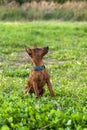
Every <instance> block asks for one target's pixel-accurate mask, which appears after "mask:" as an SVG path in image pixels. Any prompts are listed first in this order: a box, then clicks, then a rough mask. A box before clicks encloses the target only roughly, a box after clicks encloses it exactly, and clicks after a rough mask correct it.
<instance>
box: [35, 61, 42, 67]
mask: <svg viewBox="0 0 87 130" xmlns="http://www.w3.org/2000/svg"><path fill="white" fill-rule="evenodd" d="M32 65H33V66H36V67H37V66H43V65H44V62H43V60H34V61H33V60H32Z"/></svg>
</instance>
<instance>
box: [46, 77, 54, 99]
mask: <svg viewBox="0 0 87 130" xmlns="http://www.w3.org/2000/svg"><path fill="white" fill-rule="evenodd" d="M47 86H48V89H49V91H50V95H51V97H54V96H55V95H54V92H53V89H52V84H51V82H50V79H48V80H47Z"/></svg>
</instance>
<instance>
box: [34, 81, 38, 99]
mask: <svg viewBox="0 0 87 130" xmlns="http://www.w3.org/2000/svg"><path fill="white" fill-rule="evenodd" d="M33 89H34V93H35V95H36V97H39V90H38V86H37V83H36V82H33Z"/></svg>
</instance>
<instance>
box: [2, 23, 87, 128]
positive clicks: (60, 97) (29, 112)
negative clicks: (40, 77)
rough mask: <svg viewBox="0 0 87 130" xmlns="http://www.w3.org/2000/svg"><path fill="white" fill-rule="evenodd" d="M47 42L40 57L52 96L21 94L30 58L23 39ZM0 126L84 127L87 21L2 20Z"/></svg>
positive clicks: (86, 120)
mask: <svg viewBox="0 0 87 130" xmlns="http://www.w3.org/2000/svg"><path fill="white" fill-rule="evenodd" d="M34 43H37V44H38V46H40V47H43V46H47V45H48V46H49V47H50V51H49V53H48V55H47V56H46V57H45V58H44V61H45V65H46V68H47V69H48V71H49V73H50V76H51V81H52V85H53V89H54V92H55V95H56V96H55V98H51V97H50V95H49V91H48V89H47V86H45V88H46V92H45V94H44V95H43V97H41V98H39V99H36V98H35V95H32V96H31V95H29V94H27V95H26V96H24V95H23V89H24V86H25V84H26V82H27V78H28V74H29V73H30V69H31V64H30V62H29V60H28V55H27V54H26V52H25V48H24V45H28V46H30V47H33V44H34ZM0 129H1V130H48V129H49V130H87V23H85V22H83V23H78V22H76V23H69V22H60V23H58V22H57V21H52V22H29V23H16V22H15V23H9V22H7V23H0Z"/></svg>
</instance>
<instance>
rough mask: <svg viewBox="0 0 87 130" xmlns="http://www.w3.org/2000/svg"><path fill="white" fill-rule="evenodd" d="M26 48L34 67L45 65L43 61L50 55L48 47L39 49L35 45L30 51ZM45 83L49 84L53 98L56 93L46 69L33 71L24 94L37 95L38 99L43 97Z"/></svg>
mask: <svg viewBox="0 0 87 130" xmlns="http://www.w3.org/2000/svg"><path fill="white" fill-rule="evenodd" d="M25 48H26V51H27V53H28V55H29V56H30V59H31V62H32V64H33V66H35V67H37V66H42V65H44V64H43V60H42V59H43V56H44V55H46V54H47V53H48V47H44V48H37V45H36V44H35V45H34V48H33V49H30V48H29V47H27V46H26V47H25ZM45 83H47V86H48V89H49V91H50V95H51V96H52V97H53V96H54V92H53V89H52V85H51V82H50V76H49V74H48V72H47V70H46V69H45V68H44V69H43V70H40V71H35V70H34V69H32V70H31V73H30V75H29V78H28V82H27V84H26V86H25V89H24V94H26V93H27V92H29V93H35V95H36V97H39V96H42V95H43V93H44V92H45V89H44V85H45Z"/></svg>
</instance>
